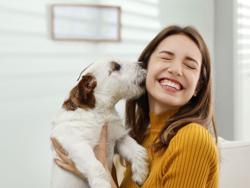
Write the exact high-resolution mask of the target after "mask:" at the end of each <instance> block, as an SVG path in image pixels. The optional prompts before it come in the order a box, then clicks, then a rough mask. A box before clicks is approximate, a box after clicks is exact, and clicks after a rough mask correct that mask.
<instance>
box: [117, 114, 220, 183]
mask: <svg viewBox="0 0 250 188" xmlns="http://www.w3.org/2000/svg"><path fill="white" fill-rule="evenodd" d="M169 116H170V113H168V112H167V113H163V114H160V115H155V114H153V113H151V114H150V129H149V132H148V133H147V135H146V137H145V139H144V141H143V146H144V147H145V148H147V150H148V154H149V161H150V172H149V176H148V178H147V179H146V181H145V182H144V184H143V185H142V186H141V187H142V188H163V187H164V188H217V187H218V171H219V167H218V166H219V160H218V151H217V146H216V144H215V141H214V139H213V137H212V136H211V135H210V133H209V132H208V130H206V129H205V128H204V127H202V126H201V125H199V124H197V123H190V124H188V125H186V126H185V127H183V128H181V129H180V130H179V131H178V133H177V134H176V135H175V136H174V137H173V138H172V140H171V142H170V144H169V146H168V148H167V149H166V150H165V151H164V152H162V153H159V152H156V153H154V151H153V150H152V147H151V144H152V143H153V141H154V139H155V138H156V137H157V136H158V134H159V132H160V130H161V128H162V127H163V126H164V122H165V121H166V119H167V118H169ZM131 177H132V175H131V170H130V167H128V168H127V169H126V171H125V174H124V179H123V181H122V183H121V186H120V187H121V188H138V187H139V186H138V185H136V184H135V183H134V182H133V181H132V179H131Z"/></svg>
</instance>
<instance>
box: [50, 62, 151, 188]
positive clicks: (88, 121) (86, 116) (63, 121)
mask: <svg viewBox="0 0 250 188" xmlns="http://www.w3.org/2000/svg"><path fill="white" fill-rule="evenodd" d="M145 77H146V70H145V69H143V68H142V67H141V66H140V63H139V62H137V63H132V62H121V61H114V60H109V61H104V62H101V63H94V64H92V65H90V66H89V67H87V68H86V70H84V71H83V73H82V76H81V75H80V78H81V79H80V81H79V82H78V83H77V85H76V86H75V87H74V88H73V89H72V90H71V91H70V94H69V97H68V99H66V100H65V101H64V103H63V106H62V108H61V109H60V111H59V112H58V114H57V115H56V117H55V119H54V120H53V128H52V133H51V137H53V138H56V139H57V140H58V141H59V142H60V143H61V145H62V146H63V148H64V149H65V150H66V151H67V152H68V157H69V158H70V159H71V160H72V161H73V162H74V163H75V165H76V167H77V169H78V170H79V171H80V172H81V173H82V174H84V176H85V177H86V179H87V181H86V180H83V179H81V178H79V177H76V176H75V175H73V174H72V173H70V172H67V171H65V170H63V169H61V168H60V167H58V166H57V165H56V164H54V163H53V172H52V181H51V187H52V188H88V187H91V188H111V184H110V182H109V177H108V174H107V173H106V171H105V168H104V167H103V165H102V164H101V163H100V162H99V161H98V160H97V159H96V157H95V154H94V147H95V146H96V145H98V141H99V137H100V132H101V129H102V126H103V125H104V124H107V125H108V149H107V150H108V151H107V156H108V165H109V168H111V166H112V163H113V156H114V153H115V152H114V151H115V150H116V151H117V153H118V154H119V155H121V156H122V157H123V158H124V159H125V160H127V161H128V162H130V164H131V169H132V174H133V175H132V179H133V181H135V182H136V183H137V184H140V185H141V184H142V183H143V182H144V181H145V179H146V177H147V175H148V162H147V152H146V149H145V148H143V147H142V146H140V145H139V144H138V143H137V142H136V141H135V140H134V139H133V138H131V137H130V136H129V134H128V132H129V131H128V130H127V129H126V128H125V126H124V125H123V123H122V120H121V118H120V117H119V115H118V112H117V111H116V109H115V104H116V103H117V102H118V101H120V100H121V99H125V100H128V99H132V98H136V97H139V96H140V95H141V94H143V92H144V91H145ZM114 148H115V149H114ZM53 153H54V155H55V156H54V157H55V158H56V157H58V156H56V153H55V152H53Z"/></svg>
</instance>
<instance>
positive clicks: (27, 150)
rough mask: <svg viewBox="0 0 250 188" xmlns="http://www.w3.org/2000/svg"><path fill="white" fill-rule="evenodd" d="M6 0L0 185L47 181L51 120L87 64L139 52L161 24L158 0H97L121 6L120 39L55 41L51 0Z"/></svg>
mask: <svg viewBox="0 0 250 188" xmlns="http://www.w3.org/2000/svg"><path fill="white" fill-rule="evenodd" d="M93 2H94V1H90V0H89V1H88V0H74V1H72V0H70V1H67V0H60V1H59V0H57V1H56V0H53V1H52V0H40V1H32V0H22V1H20V0H12V1H0V23H1V24H0V63H1V69H0V90H1V93H0V103H1V107H0V114H1V116H0V121H1V131H0V152H1V153H0V156H1V157H0V158H1V160H0V167H1V171H0V187H6V188H15V187H19V188H34V187H35V188H47V187H49V177H50V164H51V156H50V144H49V135H50V128H51V125H50V121H51V119H52V117H53V115H54V114H55V112H56V111H57V109H58V108H59V107H60V105H61V104H62V102H63V100H64V98H65V97H66V95H67V94H68V92H69V89H70V88H71V87H72V84H73V83H75V81H76V79H77V77H78V74H79V73H80V72H81V70H82V69H83V68H84V67H85V66H86V65H88V64H89V63H91V62H93V61H94V60H95V59H97V58H100V57H103V56H107V55H112V56H115V57H120V58H124V59H129V60H136V59H137V57H138V54H139V53H140V52H141V51H142V49H143V47H144V46H145V45H146V43H148V42H149V40H150V39H151V38H152V37H153V36H154V35H155V34H156V33H157V32H158V31H159V27H160V23H159V20H158V16H159V10H158V0H138V1H137V0H126V1H123V0H113V1H98V3H104V2H106V3H108V4H114V5H121V6H122V11H123V12H122V42H121V43H100V44H98V43H87V42H55V41H52V40H51V39H50V38H49V37H48V36H49V33H48V25H49V23H48V21H49V20H48V9H47V8H48V6H49V5H50V4H51V3H93Z"/></svg>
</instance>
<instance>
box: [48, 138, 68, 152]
mask: <svg viewBox="0 0 250 188" xmlns="http://www.w3.org/2000/svg"><path fill="white" fill-rule="evenodd" d="M51 142H52V144H53V147H54V148H55V149H57V150H59V151H60V152H61V153H63V154H64V155H68V152H67V151H66V150H65V149H64V148H63V147H62V145H61V144H60V143H59V142H58V141H57V139H56V138H51Z"/></svg>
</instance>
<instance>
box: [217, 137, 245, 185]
mask: <svg viewBox="0 0 250 188" xmlns="http://www.w3.org/2000/svg"><path fill="white" fill-rule="evenodd" d="M218 145H219V151H220V179H219V180H220V186H219V188H250V141H228V140H225V139H222V138H219V139H218Z"/></svg>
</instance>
